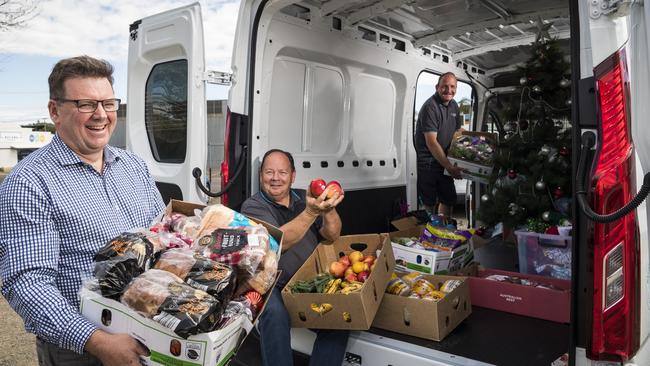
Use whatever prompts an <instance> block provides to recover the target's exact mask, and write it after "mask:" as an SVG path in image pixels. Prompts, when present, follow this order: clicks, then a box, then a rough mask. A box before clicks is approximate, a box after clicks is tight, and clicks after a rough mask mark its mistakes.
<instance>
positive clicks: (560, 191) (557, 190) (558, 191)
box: [553, 187, 564, 199]
mask: <svg viewBox="0 0 650 366" xmlns="http://www.w3.org/2000/svg"><path fill="white" fill-rule="evenodd" d="M553 196H554V197H555V199H558V198H560V197H562V196H564V190H563V189H562V187H557V188H555V190H554V191H553Z"/></svg>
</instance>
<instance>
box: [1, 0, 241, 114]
mask: <svg viewBox="0 0 650 366" xmlns="http://www.w3.org/2000/svg"><path fill="white" fill-rule="evenodd" d="M192 2H194V1H180V0H157V1H151V0H146V1H144V0H104V1H101V2H99V1H87V0H41V1H40V3H39V5H38V14H37V16H36V17H34V18H33V19H32V20H31V21H29V22H28V23H27V24H26V25H25V26H24V27H22V28H17V29H14V30H12V31H10V32H3V33H0V122H34V121H36V120H38V119H43V118H45V119H46V120H49V118H48V117H47V108H46V105H47V100H48V87H47V77H48V75H49V73H50V71H51V69H52V66H53V65H54V64H55V63H56V61H58V60H59V59H61V58H65V57H71V56H77V55H81V54H87V55H90V56H94V57H100V58H104V59H107V60H109V61H110V62H111V63H113V65H114V66H115V93H116V95H117V96H118V97H119V98H122V100H123V101H126V72H127V70H126V67H127V53H128V41H127V39H128V35H129V24H131V23H132V22H133V21H135V20H138V19H141V18H144V17H146V16H149V15H153V14H155V13H158V12H161V11H164V10H169V9H173V8H177V7H180V6H183V5H186V4H190V3H192ZM199 2H200V3H201V8H202V12H203V23H204V34H205V37H206V40H205V44H206V47H205V50H206V63H207V68H208V69H211V70H219V71H229V70H230V57H231V54H232V43H233V38H234V34H235V25H236V22H237V13H238V10H239V0H231V1H227V0H223V1H217V0H211V1H199ZM226 92H227V90H226V88H224V87H221V88H220V87H211V89H209V91H208V97H209V98H210V99H223V98H226Z"/></svg>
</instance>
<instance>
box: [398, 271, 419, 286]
mask: <svg viewBox="0 0 650 366" xmlns="http://www.w3.org/2000/svg"><path fill="white" fill-rule="evenodd" d="M423 277H424V276H423V275H422V273H419V272H411V273H409V274H405V275H404V276H402V280H404V282H406V284H407V285H409V286H410V287H413V285H415V282H416V281H417V280H419V279H421V278H423Z"/></svg>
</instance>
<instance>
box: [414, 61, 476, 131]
mask: <svg viewBox="0 0 650 366" xmlns="http://www.w3.org/2000/svg"><path fill="white" fill-rule="evenodd" d="M439 78H440V75H437V74H433V73H431V72H426V71H425V72H422V73H421V74H420V76H419V77H418V83H417V88H416V90H415V112H414V113H413V119H414V121H416V120H417V118H418V112H419V111H420V108H421V107H422V104H424V102H426V101H427V99H429V97H431V96H432V95H433V94H435V92H436V84H437V83H438V79H439ZM454 100H455V101H456V103H458V107H459V109H460V114H461V116H463V128H464V129H465V130H468V131H469V130H472V121H473V120H474V107H473V106H474V100H472V86H471V85H470V84H468V83H466V82H464V81H461V80H458V87H457V88H456V96H455V97H454ZM414 126H415V125H414ZM413 131H415V129H414V130H413Z"/></svg>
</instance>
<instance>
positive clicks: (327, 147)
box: [251, 13, 487, 232]
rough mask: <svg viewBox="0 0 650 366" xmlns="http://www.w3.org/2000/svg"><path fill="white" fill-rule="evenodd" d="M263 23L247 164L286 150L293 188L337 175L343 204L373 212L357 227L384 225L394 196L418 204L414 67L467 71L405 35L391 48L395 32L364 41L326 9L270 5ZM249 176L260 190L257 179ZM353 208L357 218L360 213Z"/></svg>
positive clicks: (362, 35) (391, 212) (395, 203)
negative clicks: (277, 9)
mask: <svg viewBox="0 0 650 366" xmlns="http://www.w3.org/2000/svg"><path fill="white" fill-rule="evenodd" d="M260 29H261V30H264V31H265V33H264V34H263V35H262V34H261V35H260V39H264V42H262V41H259V42H258V46H260V47H262V48H261V49H259V50H258V52H262V54H263V56H262V57H261V63H260V64H259V65H256V77H255V84H256V85H255V90H256V92H255V94H254V98H255V100H254V105H255V108H256V109H255V112H254V113H253V127H252V128H253V136H252V140H253V141H254V143H253V145H252V146H251V148H252V149H251V150H252V151H251V153H252V154H251V161H252V163H253V164H252V171H258V170H259V169H258V168H259V161H260V159H261V156H262V155H263V154H264V152H265V151H266V150H268V149H271V148H281V149H284V150H287V151H290V152H291V153H292V154H293V155H294V159H295V163H296V168H297V176H296V182H295V183H294V187H297V188H305V187H307V186H308V184H309V182H310V180H312V179H314V178H318V177H322V178H324V179H325V180H326V181H330V180H337V181H339V182H340V183H341V184H342V186H343V188H344V189H345V190H346V200H345V201H344V204H343V206H342V209H343V210H347V211H350V210H349V209H350V208H352V207H350V206H354V208H353V211H355V212H357V211H358V210H359V209H362V210H363V212H364V214H363V215H364V216H372V218H368V220H369V222H368V223H367V224H362V225H358V224H355V230H361V231H363V230H371V229H386V228H387V225H388V222H389V221H390V219H391V217H393V216H394V215H395V214H396V213H398V212H395V211H396V208H397V211H399V208H400V203H402V205H403V204H404V203H408V205H409V207H408V208H409V209H415V208H416V207H417V201H416V192H415V182H416V175H415V151H414V148H413V139H412V134H413V131H412V128H413V119H414V100H415V87H416V84H417V79H418V76H419V74H420V72H422V71H423V70H429V71H432V72H434V73H438V74H440V73H443V72H447V71H453V72H455V73H456V74H457V75H459V77H460V78H463V79H467V78H466V76H465V72H464V71H463V70H461V69H459V68H457V67H455V66H454V65H452V64H451V63H450V59H446V60H445V61H446V62H445V61H443V60H442V57H440V55H438V56H439V57H438V58H437V59H434V56H432V55H424V54H423V53H422V51H421V50H418V49H415V48H413V47H412V45H411V43H410V42H407V41H405V43H404V44H405V48H404V50H399V49H396V48H395V44H396V43H395V42H394V41H393V38H390V37H393V36H392V35H391V36H390V37H389V38H388V40H386V38H385V36H382V35H381V32H380V31H379V30H376V31H375V32H376V33H375V35H376V38H375V39H374V40H368V39H367V38H368V33H367V32H366V33H364V32H361V31H354V30H344V31H341V30H336V29H332V27H331V18H314V19H311V20H310V21H305V20H302V19H299V18H296V17H292V16H289V15H286V14H283V13H276V14H275V15H274V16H273V18H272V19H271V21H270V23H269V24H268V26H266V27H260ZM364 38H365V39H364ZM257 60H258V61H257V62H259V60H260V58H258V59H257ZM485 82H487V81H485ZM257 91H259V93H258V92H257ZM252 182H253V183H252V185H253V186H252V192H256V191H257V190H258V181H257V179H252ZM361 191H365V192H364V193H361ZM357 194H358V197H359V198H358V199H355V198H354V197H355V196H356V195H357ZM379 198H381V199H379ZM357 206H358V207H357ZM352 216H354V218H355V221H358V220H359V218H358V217H359V214H358V212H357V213H356V214H354V215H352ZM344 229H345V228H344ZM361 231H359V232H361ZM372 231H375V230H372Z"/></svg>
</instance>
